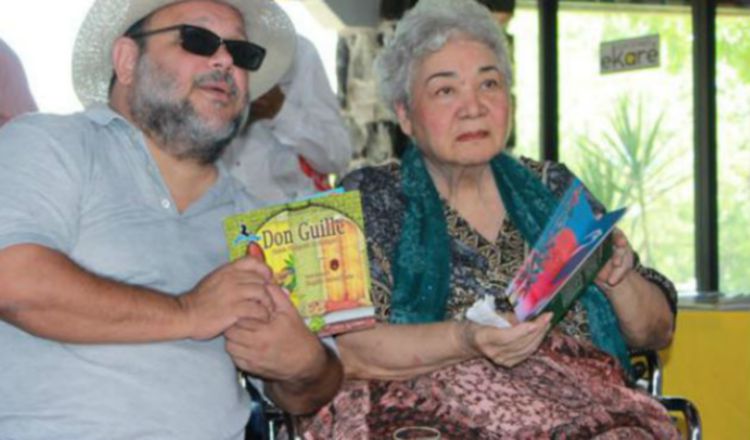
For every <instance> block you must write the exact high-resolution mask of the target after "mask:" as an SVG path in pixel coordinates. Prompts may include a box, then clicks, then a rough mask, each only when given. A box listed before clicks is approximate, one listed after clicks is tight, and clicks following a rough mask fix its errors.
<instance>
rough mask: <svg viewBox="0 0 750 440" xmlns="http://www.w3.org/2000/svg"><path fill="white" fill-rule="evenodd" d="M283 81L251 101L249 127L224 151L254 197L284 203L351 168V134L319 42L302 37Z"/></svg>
mask: <svg viewBox="0 0 750 440" xmlns="http://www.w3.org/2000/svg"><path fill="white" fill-rule="evenodd" d="M294 53H295V56H294V59H293V61H292V64H291V66H290V67H289V70H288V71H287V72H286V73H285V74H284V76H283V77H282V78H281V80H279V83H278V84H277V85H276V86H275V87H273V88H271V90H269V91H268V92H267V93H266V94H264V95H263V96H261V97H260V98H258V99H256V100H255V101H253V103H252V107H251V110H250V119H249V121H248V122H249V125H248V127H246V128H245V130H244V133H243V134H242V135H240V136H239V137H238V138H237V139H236V140H235V141H234V142H233V143H232V144H231V145H230V146H229V148H227V151H226V152H225V153H224V155H223V157H222V159H223V160H224V162H225V163H226V164H227V166H228V167H229V170H230V172H231V173H232V175H234V176H235V177H237V178H238V179H239V180H240V181H242V183H243V184H244V185H245V187H246V188H247V190H248V191H249V192H250V193H251V194H252V195H254V196H255V197H257V198H259V199H261V200H263V201H265V202H269V203H279V202H285V201H289V200H294V199H297V198H300V197H305V196H309V195H311V194H314V193H316V192H318V191H324V190H327V189H330V183H329V178H328V176H329V175H330V174H337V175H338V174H341V173H343V172H345V171H346V170H347V166H348V165H349V161H350V160H351V156H352V145H351V141H350V139H349V132H348V130H347V128H346V126H345V125H344V122H343V119H342V118H341V114H340V112H339V106H338V101H337V100H336V96H335V95H334V93H333V91H332V90H331V86H330V84H329V82H328V78H327V77H326V74H325V70H324V69H323V62H322V61H321V60H320V56H319V55H318V52H317V51H316V49H315V46H313V44H312V43H311V42H310V41H309V40H307V39H306V38H304V37H302V36H300V35H297V46H296V50H295V52H294Z"/></svg>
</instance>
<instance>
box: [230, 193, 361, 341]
mask: <svg viewBox="0 0 750 440" xmlns="http://www.w3.org/2000/svg"><path fill="white" fill-rule="evenodd" d="M224 231H225V234H226V238H227V244H228V246H229V256H230V259H231V260H232V261H234V260H236V259H238V258H241V257H244V256H245V255H253V256H255V257H257V258H260V259H262V260H264V261H265V262H266V264H268V265H269V266H270V268H271V269H272V270H273V274H274V278H275V281H276V282H277V283H278V284H279V285H281V286H283V287H284V288H285V289H286V290H287V291H289V294H290V299H291V301H292V303H293V304H294V305H295V306H296V307H297V310H298V311H299V312H300V315H302V317H303V318H304V319H305V321H306V322H307V325H308V327H310V329H311V330H312V331H314V332H316V333H318V335H319V336H326V335H331V334H336V333H341V332H345V331H351V330H357V329H360V328H364V327H369V326H372V325H374V324H375V318H374V314H375V309H374V307H373V305H372V302H371V300H370V269H369V262H368V259H367V243H366V238H365V234H364V219H363V216H362V204H361V200H360V195H359V192H358V191H349V192H339V193H335V192H334V193H324V194H322V195H321V196H319V197H315V198H310V199H306V200H302V201H296V202H290V203H286V204H282V205H275V206H269V207H264V208H260V209H257V210H253V211H250V212H247V213H243V214H237V215H233V216H230V217H228V218H226V219H225V220H224Z"/></svg>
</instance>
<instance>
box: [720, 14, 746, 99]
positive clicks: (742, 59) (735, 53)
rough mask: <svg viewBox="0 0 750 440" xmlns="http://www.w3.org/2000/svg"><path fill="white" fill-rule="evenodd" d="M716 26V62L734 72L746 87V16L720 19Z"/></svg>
mask: <svg viewBox="0 0 750 440" xmlns="http://www.w3.org/2000/svg"><path fill="white" fill-rule="evenodd" d="M717 21H718V24H717V26H716V61H717V64H723V66H722V68H726V69H732V70H734V71H735V72H736V73H737V75H738V77H739V78H740V79H741V81H742V82H743V83H745V85H746V86H747V84H749V83H750V69H748V68H747V67H748V62H749V61H748V60H750V26H748V17H747V16H737V17H720V18H719V19H718V20H717Z"/></svg>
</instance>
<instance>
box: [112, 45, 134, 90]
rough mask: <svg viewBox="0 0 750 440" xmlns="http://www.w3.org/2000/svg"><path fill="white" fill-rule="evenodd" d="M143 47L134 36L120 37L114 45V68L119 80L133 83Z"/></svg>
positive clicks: (124, 83)
mask: <svg viewBox="0 0 750 440" xmlns="http://www.w3.org/2000/svg"><path fill="white" fill-rule="evenodd" d="M140 53H141V49H140V47H138V43H136V42H135V41H134V40H133V39H132V38H128V37H120V38H118V39H117V40H115V44H114V45H113V47H112V68H113V69H114V73H115V76H116V77H117V82H119V83H121V84H123V85H125V86H129V85H130V84H132V83H133V78H134V77H135V69H136V66H137V65H138V58H139V57H140Z"/></svg>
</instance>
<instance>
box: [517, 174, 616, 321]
mask: <svg viewBox="0 0 750 440" xmlns="http://www.w3.org/2000/svg"><path fill="white" fill-rule="evenodd" d="M625 211H626V209H625V208H621V209H617V210H615V211H612V212H609V213H606V214H604V215H602V216H600V217H598V218H597V216H595V215H594V212H593V210H592V209H591V204H590V203H589V201H588V200H587V198H586V194H585V190H584V188H583V185H582V184H581V182H580V181H579V180H577V179H576V180H574V181H573V182H572V183H571V185H570V187H569V188H568V189H567V191H566V192H565V194H564V195H563V197H562V198H561V199H560V203H559V204H558V206H557V208H556V209H555V212H554V213H553V214H552V217H551V218H550V220H549V222H548V223H547V225H546V226H545V228H544V230H543V232H542V235H541V236H540V237H539V239H538V240H537V242H536V243H535V244H534V246H533V247H532V249H531V251H530V253H529V255H528V256H527V257H526V259H525V260H524V263H523V264H522V265H521V268H520V269H519V271H518V272H517V273H516V275H515V277H514V278H513V280H512V281H511V282H510V284H509V285H508V288H507V290H506V294H507V295H508V297H509V298H510V302H511V304H513V307H514V310H515V314H516V316H517V317H518V319H519V320H521V321H525V320H528V319H531V318H534V317H536V316H538V315H540V314H542V313H544V312H552V313H553V318H552V324H553V325H554V324H557V323H558V322H559V321H560V320H562V319H563V317H564V316H565V314H566V313H567V311H568V309H570V307H571V306H572V305H573V303H574V302H575V301H576V299H578V295H579V294H580V293H582V291H583V287H585V286H586V285H588V284H590V283H591V282H592V281H593V280H594V278H595V277H596V275H597V273H598V272H599V271H600V270H601V268H602V267H603V266H604V264H605V263H606V262H607V260H608V259H609V258H610V257H611V255H612V244H611V240H610V239H609V236H610V233H611V232H612V229H613V228H614V227H615V224H616V223H617V222H618V221H619V220H620V219H621V218H622V216H623V215H624V214H625Z"/></svg>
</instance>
